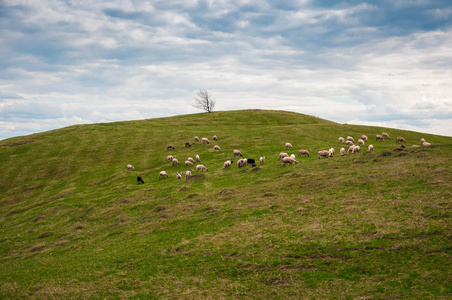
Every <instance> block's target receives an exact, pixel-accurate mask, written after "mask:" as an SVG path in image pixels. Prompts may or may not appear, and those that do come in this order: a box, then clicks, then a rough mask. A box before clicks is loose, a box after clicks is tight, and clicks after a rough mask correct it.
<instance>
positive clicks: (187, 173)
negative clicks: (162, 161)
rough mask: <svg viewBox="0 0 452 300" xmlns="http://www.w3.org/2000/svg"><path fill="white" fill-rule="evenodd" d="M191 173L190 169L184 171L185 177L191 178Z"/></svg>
mask: <svg viewBox="0 0 452 300" xmlns="http://www.w3.org/2000/svg"><path fill="white" fill-rule="evenodd" d="M191 176H192V174H191V171H190V170H189V171H185V179H188V178H191Z"/></svg>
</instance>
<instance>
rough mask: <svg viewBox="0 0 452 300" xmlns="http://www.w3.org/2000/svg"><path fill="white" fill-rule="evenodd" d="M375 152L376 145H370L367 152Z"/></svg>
mask: <svg viewBox="0 0 452 300" xmlns="http://www.w3.org/2000/svg"><path fill="white" fill-rule="evenodd" d="M373 150H374V145H372V144H370V145H369V147H367V152H372V151H373Z"/></svg>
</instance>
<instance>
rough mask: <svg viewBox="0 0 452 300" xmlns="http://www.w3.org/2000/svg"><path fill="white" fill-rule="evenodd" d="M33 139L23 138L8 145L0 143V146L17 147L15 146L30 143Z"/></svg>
mask: <svg viewBox="0 0 452 300" xmlns="http://www.w3.org/2000/svg"><path fill="white" fill-rule="evenodd" d="M33 142H34V140H23V141H18V142H15V143H12V144H9V145H0V147H17V146H21V145H26V144H30V143H33Z"/></svg>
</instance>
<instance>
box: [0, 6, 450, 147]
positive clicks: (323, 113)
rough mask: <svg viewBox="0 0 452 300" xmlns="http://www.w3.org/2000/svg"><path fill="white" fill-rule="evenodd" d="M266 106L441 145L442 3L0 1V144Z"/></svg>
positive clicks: (446, 128) (446, 32) (446, 50)
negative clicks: (200, 96) (211, 105)
mask: <svg viewBox="0 0 452 300" xmlns="http://www.w3.org/2000/svg"><path fill="white" fill-rule="evenodd" d="M199 90H207V91H208V92H209V93H210V94H211V96H213V98H214V99H215V100H216V107H215V110H222V111H224V110H240V109H250V108H253V109H254V108H259V109H275V110H287V111H293V112H299V113H304V114H309V115H313V116H316V117H320V118H324V119H328V120H331V121H335V122H339V123H347V124H360V125H375V126H384V127H390V128H398V129H407V130H414V131H419V132H424V133H433V134H439V135H447V136H452V1H448V0H380V1H353V0H350V1H341V0H318V1H315V0H285V1H271V0H254V1H248V0H230V1H226V0H162V1H158V0H155V1H130V0H117V1H104V0H96V1H88V0H73V1H72V0H0V140H2V139H6V138H9V137H14V136H22V135H28V134H32V133H36V132H42V131H47V130H51V129H57V128H61V127H65V126H69V125H74V124H89V123H100V122H114V121H122V120H140V119H146V118H155V117H166V116H173V115H182V114H192V113H199V112H202V111H200V110H199V109H196V108H195V107H193V104H194V97H195V96H196V93H197V91H199Z"/></svg>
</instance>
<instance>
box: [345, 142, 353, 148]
mask: <svg viewBox="0 0 452 300" xmlns="http://www.w3.org/2000/svg"><path fill="white" fill-rule="evenodd" d="M353 145H354V143H353V142H352V141H346V142H345V146H349V147H350V146H353Z"/></svg>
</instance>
